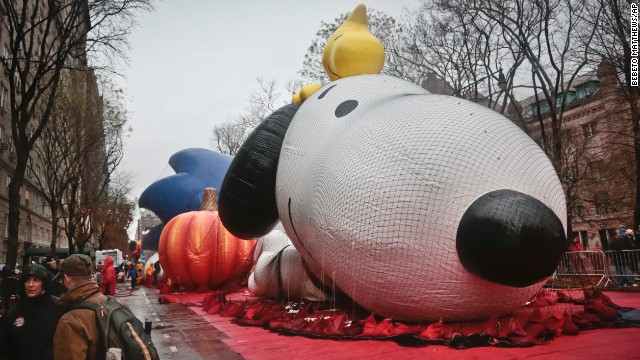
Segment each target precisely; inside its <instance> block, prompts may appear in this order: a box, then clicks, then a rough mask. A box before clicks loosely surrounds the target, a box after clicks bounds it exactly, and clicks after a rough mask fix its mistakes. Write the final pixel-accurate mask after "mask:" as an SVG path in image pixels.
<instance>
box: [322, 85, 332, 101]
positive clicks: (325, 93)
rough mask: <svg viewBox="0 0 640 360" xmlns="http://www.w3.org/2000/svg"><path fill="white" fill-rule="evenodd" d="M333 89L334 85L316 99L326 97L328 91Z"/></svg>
mask: <svg viewBox="0 0 640 360" xmlns="http://www.w3.org/2000/svg"><path fill="white" fill-rule="evenodd" d="M334 87H336V86H335V85H333V86H330V87H329V88H328V89H327V90H325V91H323V92H322V94H320V96H318V99H322V98H323V97H324V96H325V95H327V93H328V92H329V90H331V89H333V88H334Z"/></svg>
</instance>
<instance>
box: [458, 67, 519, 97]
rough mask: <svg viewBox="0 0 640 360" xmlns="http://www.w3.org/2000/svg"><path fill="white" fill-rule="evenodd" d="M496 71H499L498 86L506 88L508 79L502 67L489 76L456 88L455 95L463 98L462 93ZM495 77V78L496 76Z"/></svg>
mask: <svg viewBox="0 0 640 360" xmlns="http://www.w3.org/2000/svg"><path fill="white" fill-rule="evenodd" d="M496 73H498V87H499V88H500V90H505V89H506V88H507V79H506V77H505V76H504V73H502V68H500V69H498V71H495V72H493V73H491V74H489V75H487V76H484V77H481V78H480V79H478V80H477V81H474V82H472V83H471V84H468V85H467V86H464V87H461V88H459V89H455V90H454V91H453V94H454V96H456V97H459V98H461V97H462V93H463V92H464V91H465V90H467V89H469V88H471V87H472V86H475V85H477V84H479V83H481V82H483V81H484V80H486V79H487V78H488V77H490V76H494V75H495V74H496ZM494 79H495V78H494Z"/></svg>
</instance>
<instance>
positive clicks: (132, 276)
mask: <svg viewBox="0 0 640 360" xmlns="http://www.w3.org/2000/svg"><path fill="white" fill-rule="evenodd" d="M137 278H138V269H136V267H135V266H131V268H130V269H129V272H128V273H127V279H131V280H136V279H137Z"/></svg>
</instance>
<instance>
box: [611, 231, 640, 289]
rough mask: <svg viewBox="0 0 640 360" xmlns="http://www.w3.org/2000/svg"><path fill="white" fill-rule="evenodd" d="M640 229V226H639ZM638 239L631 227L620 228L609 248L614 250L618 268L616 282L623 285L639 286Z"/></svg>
mask: <svg viewBox="0 0 640 360" xmlns="http://www.w3.org/2000/svg"><path fill="white" fill-rule="evenodd" d="M638 231H640V227H638ZM638 245H639V244H638V241H637V239H636V234H635V233H634V231H633V230H631V229H625V228H623V227H621V228H620V230H619V231H618V233H617V234H616V235H615V236H614V237H613V239H611V241H610V243H609V250H610V251H612V252H613V253H612V257H613V262H614V265H615V268H616V275H617V276H616V283H617V284H618V286H622V287H637V286H638V284H636V283H635V278H636V277H637V276H638V260H639V259H638V249H640V246H638Z"/></svg>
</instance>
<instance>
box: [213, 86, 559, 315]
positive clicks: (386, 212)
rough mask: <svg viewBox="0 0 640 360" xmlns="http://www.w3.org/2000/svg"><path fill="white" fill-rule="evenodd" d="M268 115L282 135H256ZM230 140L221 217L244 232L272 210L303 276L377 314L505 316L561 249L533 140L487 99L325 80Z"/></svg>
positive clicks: (551, 186) (554, 182)
mask: <svg viewBox="0 0 640 360" xmlns="http://www.w3.org/2000/svg"><path fill="white" fill-rule="evenodd" d="M298 106H299V108H297V107H298ZM292 107H293V108H292ZM284 113H289V114H291V113H294V115H292V116H290V117H289V119H290V120H289V121H290V123H289V124H287V121H286V120H283V119H284V118H286V116H284V115H283V114H284ZM274 121H275V122H274ZM274 124H277V125H278V126H277V128H278V129H281V130H282V134H283V137H282V139H281V140H280V141H279V142H278V141H265V140H264V139H265V136H263V135H259V134H260V133H261V132H262V133H263V134H264V133H268V134H273V133H274V131H273V129H274ZM287 125H288V126H287ZM256 133H257V135H256ZM252 143H253V144H252ZM271 147H275V148H277V149H273V148H271ZM278 147H279V148H278ZM267 150H268V151H267ZM243 151H244V152H241V153H239V154H238V156H236V158H235V159H234V160H233V162H232V164H231V167H230V169H229V172H228V173H227V175H226V177H225V180H224V181H223V185H222V189H221V193H220V206H219V209H220V213H221V218H222V221H223V223H224V224H225V226H226V227H227V229H229V231H231V232H232V233H235V234H236V235H238V236H242V235H244V236H247V237H249V236H252V237H257V236H261V235H264V234H265V233H266V232H268V230H270V226H271V227H272V226H273V225H275V223H276V222H277V221H278V220H279V221H281V222H282V225H283V227H284V229H285V231H286V234H287V235H288V236H289V238H290V239H291V241H292V243H293V244H294V246H295V247H296V249H297V250H298V251H299V252H300V255H301V256H302V258H303V259H304V261H305V262H306V264H307V267H308V268H309V269H310V270H311V271H312V272H313V273H314V274H315V275H316V276H317V277H319V278H323V279H325V283H326V284H327V285H329V286H331V285H334V286H335V287H337V288H339V289H340V290H341V291H342V292H344V293H345V294H346V295H348V296H349V297H350V298H352V299H353V300H354V301H355V302H356V303H358V304H359V305H361V306H362V307H364V308H366V309H368V310H369V311H371V312H374V313H377V314H380V315H382V316H388V317H393V318H395V319H399V320H407V321H437V320H439V319H443V320H445V321H461V320H474V319H482V318H488V317H489V316H491V315H498V316H500V315H503V314H506V313H508V312H510V311H512V310H514V309H515V308H517V307H518V306H520V305H522V304H523V303H525V302H526V301H527V300H529V299H530V298H531V297H532V296H533V295H534V294H535V293H536V292H537V291H538V290H540V289H541V287H542V286H543V284H544V282H545V280H546V279H547V277H548V276H549V275H551V274H552V273H553V271H554V270H555V268H556V266H557V263H558V261H559V259H560V257H561V256H562V254H563V253H564V251H565V250H566V247H567V244H566V239H565V235H564V234H565V228H566V220H565V219H566V207H565V197H564V192H563V189H562V186H561V184H560V181H559V179H558V177H557V175H556V173H555V171H554V168H553V166H552V164H551V163H550V161H549V159H548V158H547V156H546V155H545V154H544V152H543V151H542V150H541V149H540V148H539V146H538V145H537V144H536V143H535V142H534V141H533V140H531V139H530V138H529V137H528V136H527V135H526V134H525V133H524V132H522V131H521V130H520V129H519V128H518V127H517V126H515V125H514V124H513V123H512V122H511V121H509V120H508V119H506V118H504V117H503V116H501V115H500V114H498V113H496V112H495V111H493V110H490V109H488V108H485V107H483V106H480V105H477V104H474V103H471V102H468V101H466V100H463V99H459V98H455V97H450V96H443V95H434V94H430V93H429V92H427V91H426V90H424V89H422V88H421V87H419V86H417V85H413V84H411V83H408V82H406V81H403V80H400V79H398V78H394V77H391V76H386V75H377V74H365V75H357V76H349V77H344V78H341V79H339V80H336V81H333V82H330V83H328V84H326V85H325V86H323V87H322V88H320V89H319V90H317V91H315V92H314V93H313V94H312V95H311V96H309V97H308V98H306V100H305V101H304V102H303V103H302V104H301V105H289V106H288V107H285V108H283V109H280V110H278V111H276V113H274V114H273V115H272V116H271V117H270V118H268V119H267V120H265V122H263V124H262V125H261V127H259V128H258V129H256V131H255V132H254V134H252V136H250V137H249V139H248V140H247V143H245V145H244V146H243ZM249 153H252V154H254V155H253V156H258V159H256V158H251V156H252V155H248V154H249ZM255 154H259V155H255ZM264 154H271V155H269V156H270V158H269V159H268V160H265V159H263V158H262V157H263V155H264ZM251 171H253V175H251V174H249V173H250V172H251ZM248 183H251V186H248V185H247V184H248ZM272 187H273V188H272ZM249 188H251V189H250V191H254V192H255V193H250V192H247V191H248V190H247V189H249ZM258 193H259V194H262V195H260V196H258V195H256V194H258ZM264 194H266V195H264ZM254 208H255V209H259V211H254V210H250V209H254ZM255 224H260V225H259V226H257V225H255ZM269 224H271V225H269Z"/></svg>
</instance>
